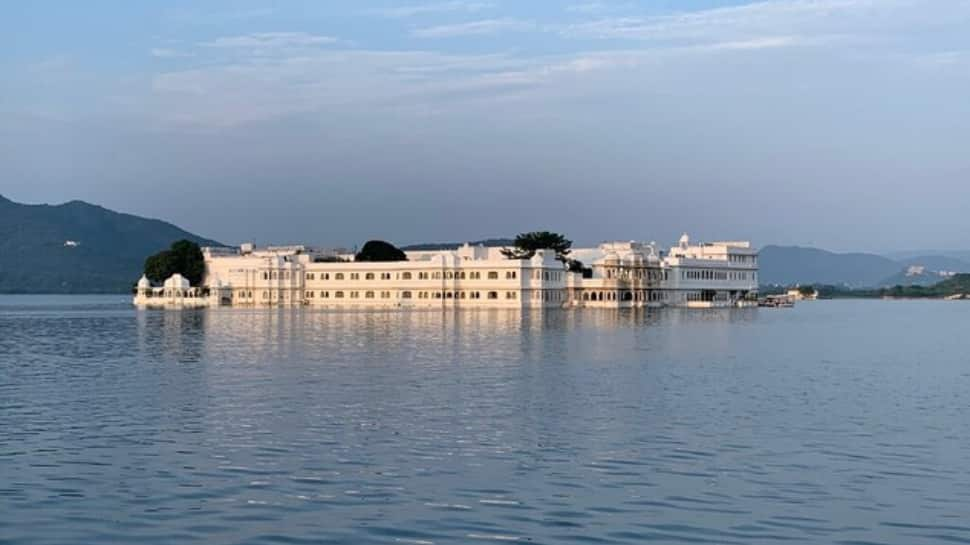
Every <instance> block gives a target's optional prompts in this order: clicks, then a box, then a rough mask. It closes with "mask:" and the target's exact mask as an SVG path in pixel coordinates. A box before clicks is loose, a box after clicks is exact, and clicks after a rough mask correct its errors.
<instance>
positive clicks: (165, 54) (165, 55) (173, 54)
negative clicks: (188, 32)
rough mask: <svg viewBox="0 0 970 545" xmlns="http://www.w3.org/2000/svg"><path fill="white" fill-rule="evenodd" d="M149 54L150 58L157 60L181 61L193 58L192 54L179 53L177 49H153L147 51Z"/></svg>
mask: <svg viewBox="0 0 970 545" xmlns="http://www.w3.org/2000/svg"><path fill="white" fill-rule="evenodd" d="M149 53H150V54H151V56H152V57H155V58H157V59H183V58H188V57H193V56H194V54H193V53H188V52H185V51H179V50H177V49H170V48H167V47H154V48H152V49H151V50H150V51H149Z"/></svg>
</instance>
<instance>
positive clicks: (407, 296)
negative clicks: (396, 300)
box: [401, 273, 411, 299]
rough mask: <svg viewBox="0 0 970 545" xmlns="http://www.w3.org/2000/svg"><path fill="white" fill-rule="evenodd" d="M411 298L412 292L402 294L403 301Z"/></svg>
mask: <svg viewBox="0 0 970 545" xmlns="http://www.w3.org/2000/svg"><path fill="white" fill-rule="evenodd" d="M405 274H409V273H405ZM410 298H411V292H409V291H402V292H401V299H410Z"/></svg>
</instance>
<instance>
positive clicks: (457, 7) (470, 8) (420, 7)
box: [368, 0, 495, 19]
mask: <svg viewBox="0 0 970 545" xmlns="http://www.w3.org/2000/svg"><path fill="white" fill-rule="evenodd" d="M494 6H495V4H494V3H492V2H474V1H465V0H454V1H451V2H437V3H430V4H416V5H410V6H401V7H396V8H385V9H377V10H370V11H368V13H370V14H374V15H380V16H381V17H390V18H395V19H400V18H406V17H416V16H418V15H428V14H434V13H453V12H465V13H475V12H479V11H482V10H485V9H490V8H492V7H494Z"/></svg>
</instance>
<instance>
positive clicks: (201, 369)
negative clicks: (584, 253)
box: [0, 296, 970, 544]
mask: <svg viewBox="0 0 970 545" xmlns="http://www.w3.org/2000/svg"><path fill="white" fill-rule="evenodd" d="M968 332H970V306H967V305H966V304H965V303H960V302H882V301H846V302H837V301H836V302H818V303H805V304H801V305H799V306H798V307H796V308H795V309H791V310H782V309H779V310H773V309H746V310H725V311H689V312H688V311H676V310H664V311H659V312H644V311H633V312H627V311H619V312H614V311H596V310H584V311H577V312H572V311H554V312H549V313H546V314H544V315H543V314H524V315H523V314H520V313H517V312H504V311H482V312H476V311H467V312H458V313H453V312H446V313H438V312H413V313H402V312H379V313H375V314H368V313H325V312H317V311H289V310H287V311H263V310H258V311H255V310H254V311H251V310H241V309H225V310H212V311H186V312H138V311H135V310H133V309H131V308H129V306H128V301H127V299H125V298H110V297H109V298H105V297H14V296H4V297H0V543H2V544H14V543H16V544H21V543H24V544H28V543H29V544H61V543H159V544H162V543H165V544H168V543H200V544H201V543H291V544H302V543H354V544H367V543H479V542H480V543H489V542H496V541H499V542H506V541H513V542H516V541H517V542H526V543H533V544H539V543H557V544H558V543H581V544H627V543H644V542H656V543H718V544H721V543H784V542H793V543H813V544H814V543H844V544H862V543H898V544H919V543H970V520H968V516H970V433H968V432H970V429H968V428H970V419H968V418H967V410H968V407H970V358H968V354H970V334H968Z"/></svg>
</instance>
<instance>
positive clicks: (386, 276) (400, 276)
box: [263, 271, 562, 281]
mask: <svg viewBox="0 0 970 545" xmlns="http://www.w3.org/2000/svg"><path fill="white" fill-rule="evenodd" d="M536 272H537V273H538V272H539V271H536ZM415 274H416V275H417V279H418V280H442V279H444V280H481V279H482V273H481V271H470V272H465V271H419V272H417V273H411V272H400V273H394V275H393V278H394V279H395V280H413V279H414V278H415ZM550 275H555V278H553V279H555V280H560V279H561V278H562V273H559V272H549V271H546V272H545V279H546V280H549V279H550ZM263 277H264V279H266V273H263ZM391 277H392V275H391V273H389V272H383V273H363V278H364V280H377V279H378V278H380V279H381V280H391ZM518 277H519V273H518V271H505V279H506V280H517V279H518ZM305 278H306V280H308V281H315V280H321V281H326V280H330V279H331V278H333V279H334V280H345V279H347V278H349V279H350V280H360V279H361V273H355V272H354V273H312V272H308V273H306V275H305ZM486 278H487V279H489V280H499V278H500V273H499V272H498V271H488V273H487V275H486Z"/></svg>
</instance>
